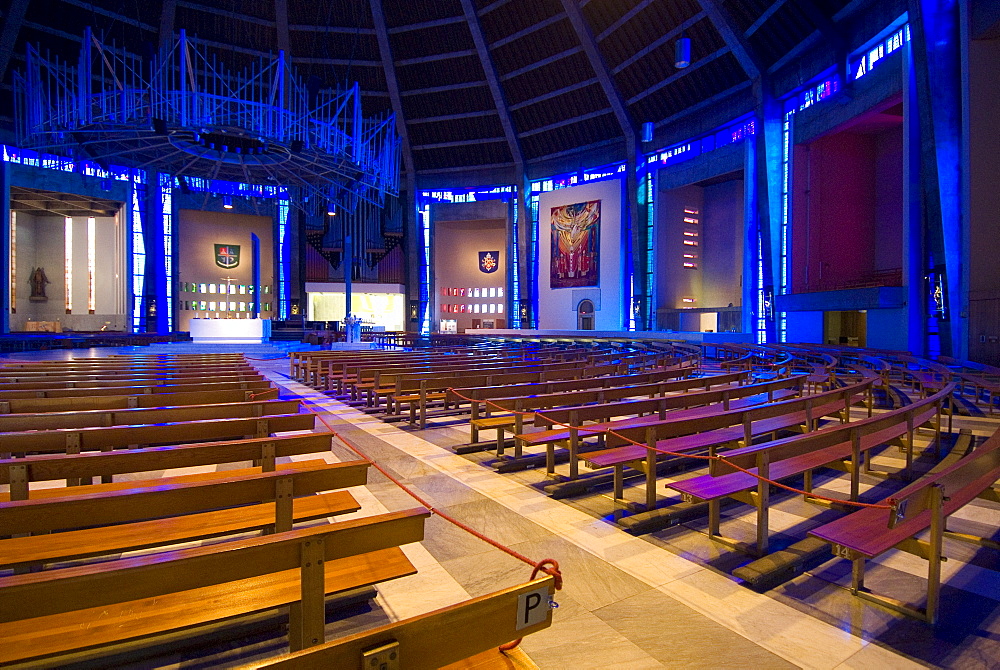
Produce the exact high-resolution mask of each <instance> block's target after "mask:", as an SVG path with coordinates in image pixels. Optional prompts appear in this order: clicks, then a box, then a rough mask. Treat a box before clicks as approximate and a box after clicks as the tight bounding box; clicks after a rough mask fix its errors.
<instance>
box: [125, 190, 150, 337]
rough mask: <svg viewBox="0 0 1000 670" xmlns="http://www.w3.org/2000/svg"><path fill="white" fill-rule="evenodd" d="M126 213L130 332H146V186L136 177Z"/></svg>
mask: <svg viewBox="0 0 1000 670" xmlns="http://www.w3.org/2000/svg"><path fill="white" fill-rule="evenodd" d="M131 191H132V192H131V194H130V200H131V202H130V207H129V212H128V226H129V238H128V240H129V241H128V251H129V259H130V261H131V262H130V264H129V274H130V277H131V281H130V282H129V289H130V290H129V298H130V301H129V302H130V307H131V310H130V311H131V315H132V328H131V330H132V332H133V333H144V332H146V300H145V298H146V240H145V236H144V235H143V224H144V219H145V201H146V186H145V184H143V183H142V181H141V178H140V177H139V176H138V175H133V176H132V189H131Z"/></svg>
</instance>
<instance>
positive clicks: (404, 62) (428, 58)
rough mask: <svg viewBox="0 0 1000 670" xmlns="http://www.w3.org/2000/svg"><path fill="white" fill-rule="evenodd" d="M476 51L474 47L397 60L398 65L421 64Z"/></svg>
mask: <svg viewBox="0 0 1000 670" xmlns="http://www.w3.org/2000/svg"><path fill="white" fill-rule="evenodd" d="M475 55H476V51H475V50H474V49H467V50H465V51H448V52H445V53H436V54H430V55H429V56H418V57H416V58H403V59H400V60H398V61H396V65H420V64H422V63H435V62H437V61H439V60H450V59H452V58H465V57H466V56H475Z"/></svg>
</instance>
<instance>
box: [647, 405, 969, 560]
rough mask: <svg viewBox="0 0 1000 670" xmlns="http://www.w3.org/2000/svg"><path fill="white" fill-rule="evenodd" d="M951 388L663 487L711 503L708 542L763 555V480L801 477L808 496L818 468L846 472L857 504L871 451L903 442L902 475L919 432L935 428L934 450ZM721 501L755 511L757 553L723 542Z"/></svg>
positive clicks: (753, 450)
mask: <svg viewBox="0 0 1000 670" xmlns="http://www.w3.org/2000/svg"><path fill="white" fill-rule="evenodd" d="M952 390H953V386H952V385H949V386H947V387H945V388H944V389H942V390H941V391H939V392H938V393H936V394H934V395H932V396H929V397H927V398H924V399H922V400H919V401H917V402H915V403H913V404H911V405H907V406H905V407H903V408H901V409H897V410H892V411H890V412H886V413H884V414H879V415H876V416H874V417H870V418H867V419H862V420H860V421H854V422H851V423H848V424H845V425H842V426H833V427H829V428H821V429H819V430H817V431H814V432H811V433H807V434H805V435H801V436H795V437H789V438H783V439H779V440H774V441H771V442H765V443H763V444H757V445H752V446H747V447H743V448H741V449H734V450H731V451H728V452H726V454H725V460H724V461H721V460H715V461H712V462H711V463H710V464H709V473H708V474H707V475H702V476H700V477H694V478H692V479H687V480H684V481H681V482H673V483H671V484H668V485H667V486H668V487H669V488H671V489H674V490H676V491H678V492H680V493H681V494H682V495H683V496H684V500H685V501H686V502H702V501H707V502H708V503H709V531H708V532H709V537H711V538H712V539H713V540H716V541H718V542H720V543H722V544H725V545H727V546H730V547H733V548H735V549H739V550H740V551H746V552H748V553H753V554H757V555H763V554H764V553H766V552H767V546H768V531H767V519H768V508H769V501H770V485H769V484H768V483H766V482H764V481H762V480H761V479H758V478H757V477H755V476H754V474H747V473H746V472H742V471H740V470H738V469H737V467H739V468H743V469H746V470H749V471H751V472H752V473H756V474H759V475H760V476H761V477H764V478H766V479H771V480H775V481H780V480H782V479H788V478H790V477H795V476H798V475H805V483H804V486H803V488H804V490H805V491H807V492H811V491H812V471H813V470H815V469H817V468H822V467H833V468H836V469H840V470H844V471H846V472H848V473H849V474H850V478H851V494H850V499H851V500H855V501H856V500H858V498H859V494H860V480H861V473H862V472H863V471H868V470H869V468H870V455H871V451H872V450H873V449H875V448H876V447H879V446H882V445H883V444H887V443H889V442H890V441H894V440H898V439H901V438H902V439H903V440H904V447H905V449H906V473H907V474H909V473H910V472H911V465H912V462H913V435H914V432H915V431H916V429H917V428H919V427H920V426H923V425H925V424H927V423H931V422H933V423H934V429H935V441H934V446H935V449H937V448H938V444H939V442H940V439H939V438H940V433H941V413H942V407H943V405H944V404H945V403H946V402H947V399H948V396H950V394H951V392H952ZM724 497H729V498H733V499H735V500H737V501H739V502H743V503H746V504H750V505H753V506H754V507H755V508H756V510H757V543H756V548H753V547H749V546H748V545H747V544H746V543H743V542H739V541H736V540H731V539H729V538H725V537H723V536H722V535H721V534H720V532H719V519H720V504H719V503H720V501H721V499H722V498H724Z"/></svg>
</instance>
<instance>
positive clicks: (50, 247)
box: [10, 212, 127, 331]
mask: <svg viewBox="0 0 1000 670" xmlns="http://www.w3.org/2000/svg"><path fill="white" fill-rule="evenodd" d="M16 223H17V255H16V257H15V259H14V262H15V267H16V277H17V279H16V281H17V287H16V290H17V299H16V302H15V304H14V307H15V311H14V312H13V313H12V314H11V315H10V324H11V330H12V331H23V330H25V328H26V324H27V322H28V321H58V322H59V323H60V324H61V327H62V329H63V330H64V331H98V330H101V329H102V328H103V329H105V330H111V331H122V330H125V329H126V325H127V324H126V319H125V300H124V290H125V277H124V272H123V269H122V263H123V259H124V253H122V251H121V250H122V249H123V246H124V245H123V241H124V240H123V232H122V230H121V228H120V225H119V223H118V220H117V219H116V218H114V217H95V220H94V234H95V240H94V248H95V251H96V254H95V261H96V262H95V266H94V313H93V314H91V313H90V308H89V295H90V280H89V261H88V237H87V236H88V223H87V217H75V218H74V219H73V224H72V226H73V231H72V236H73V248H72V267H71V270H72V285H71V287H70V291H71V297H72V313H70V314H67V313H66V274H65V270H66V246H65V245H66V224H65V219H64V218H63V217H61V216H35V215H32V214H29V213H26V212H17V214H16ZM36 267H41V268H43V269H44V271H45V276H46V278H47V279H48V280H49V283H48V284H46V286H45V294H46V296H47V297H48V300H47V301H45V302H31V300H30V296H31V283H30V278H31V273H32V271H33V270H34V269H35V268H36Z"/></svg>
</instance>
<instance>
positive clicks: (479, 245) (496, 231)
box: [431, 205, 510, 333]
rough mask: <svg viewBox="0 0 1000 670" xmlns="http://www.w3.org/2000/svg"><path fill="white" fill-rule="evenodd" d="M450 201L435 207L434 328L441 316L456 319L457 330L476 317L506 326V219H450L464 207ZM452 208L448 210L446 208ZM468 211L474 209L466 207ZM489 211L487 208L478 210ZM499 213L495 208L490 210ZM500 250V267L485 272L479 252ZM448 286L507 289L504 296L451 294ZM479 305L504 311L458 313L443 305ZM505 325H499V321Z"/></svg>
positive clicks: (459, 330) (463, 327) (438, 323)
mask: <svg viewBox="0 0 1000 670" xmlns="http://www.w3.org/2000/svg"><path fill="white" fill-rule="evenodd" d="M452 207H457V205H456V206H449V205H436V206H435V207H434V208H433V211H432V217H433V230H434V241H433V250H432V253H433V259H434V260H433V263H434V273H433V275H434V276H433V286H434V287H435V291H434V293H435V297H434V299H433V318H432V322H433V323H432V325H431V328H432V329H433V330H436V331H439V330H440V325H441V321H442V320H445V319H446V320H454V321H456V322H457V323H456V327H457V329H458V332H460V333H461V332H463V331H464V330H466V329H467V328H472V327H473V321H474V320H477V319H478V320H479V321H480V326H482V321H483V320H484V319H486V320H493V321H494V327H497V328H499V327H506V324H507V323H508V319H509V318H510V315H509V311H510V310H509V309H508V306H509V302H508V297H507V295H506V286H507V248H506V247H507V220H506V218H502V219H478V220H472V221H449V220H447V219H446V217H447V216H448V215H449V214H456V213H461V211H462V210H459V209H452ZM448 209H452V211H451V212H450V213H449V212H448V211H447V210H448ZM465 213H466V214H469V213H473V212H471V211H466V212H465ZM479 213H487V212H479ZM489 213H494V214H495V213H496V212H489ZM481 251H493V252H499V258H497V263H498V266H497V269H496V270H495V271H494V272H490V273H486V272H482V271H481V270H480V269H479V252H481ZM448 288H452V289H454V288H458V289H466V291H468V290H469V289H484V288H485V289H490V288H492V289H494V290H496V289H504V297H502V298H501V297H487V296H482V295H480V296H479V297H474V296H469V295H465V296H460V295H459V296H449V295H443V292H444V291H446V290H447V289H448ZM463 304H464V305H466V307H468V306H479V308H480V310H482V308H483V307H484V306H488V305H490V304H493V305H503V312H502V313H501V312H499V311H498V312H496V313H493V314H490V313H488V312H487V313H482V312H480V313H469V312H466V313H461V312H458V313H455V312H444V311H442V306H443V305H463ZM501 319H502V320H503V323H504V325H503V326H500V325H499V321H500V320H501Z"/></svg>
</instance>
